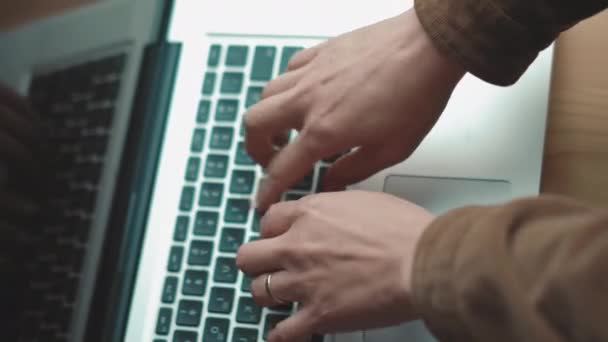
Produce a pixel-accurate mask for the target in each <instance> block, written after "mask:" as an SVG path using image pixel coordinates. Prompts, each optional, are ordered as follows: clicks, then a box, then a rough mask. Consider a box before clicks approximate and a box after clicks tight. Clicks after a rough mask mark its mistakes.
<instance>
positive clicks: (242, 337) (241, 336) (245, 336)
mask: <svg viewBox="0 0 608 342" xmlns="http://www.w3.org/2000/svg"><path fill="white" fill-rule="evenodd" d="M257 341H258V330H257V329H251V328H241V327H238V328H235V329H234V331H233V332H232V342H257Z"/></svg>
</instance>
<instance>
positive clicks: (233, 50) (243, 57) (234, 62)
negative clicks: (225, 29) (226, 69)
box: [226, 45, 249, 66]
mask: <svg viewBox="0 0 608 342" xmlns="http://www.w3.org/2000/svg"><path fill="white" fill-rule="evenodd" d="M248 53H249V47H247V46H244V45H232V46H229V47H228V53H227V54H226V65H227V66H245V64H247V55H248Z"/></svg>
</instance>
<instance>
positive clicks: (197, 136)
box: [190, 128, 207, 152]
mask: <svg viewBox="0 0 608 342" xmlns="http://www.w3.org/2000/svg"><path fill="white" fill-rule="evenodd" d="M206 133H207V132H206V131H205V129H204V128H197V129H195V130H194V134H193V135H192V143H191V145H190V150H191V151H192V152H202V151H203V147H204V146H205V135H206Z"/></svg>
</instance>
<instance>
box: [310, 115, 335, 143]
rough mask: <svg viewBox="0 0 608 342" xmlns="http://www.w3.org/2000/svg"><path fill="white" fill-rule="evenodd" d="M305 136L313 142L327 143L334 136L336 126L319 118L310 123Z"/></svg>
mask: <svg viewBox="0 0 608 342" xmlns="http://www.w3.org/2000/svg"><path fill="white" fill-rule="evenodd" d="M306 134H307V135H308V136H309V137H310V139H312V140H314V141H320V142H324V143H329V142H331V141H333V139H334V138H335V136H336V125H334V124H333V122H332V121H331V120H328V119H326V118H319V119H316V120H315V121H313V122H311V124H310V126H309V127H308V129H307V132H306Z"/></svg>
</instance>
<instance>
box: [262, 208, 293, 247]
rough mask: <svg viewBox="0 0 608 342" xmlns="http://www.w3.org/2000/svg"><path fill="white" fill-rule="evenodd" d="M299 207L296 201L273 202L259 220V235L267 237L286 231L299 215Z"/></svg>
mask: <svg viewBox="0 0 608 342" xmlns="http://www.w3.org/2000/svg"><path fill="white" fill-rule="evenodd" d="M299 207H300V204H299V203H298V202H296V201H288V202H278V203H275V204H273V205H272V206H271V207H270V208H269V209H268V211H266V214H264V216H262V219H261V220H260V235H261V236H262V237H263V238H266V239H267V238H273V237H276V236H279V235H282V234H284V233H285V232H287V231H288V230H289V228H290V227H291V226H292V225H293V223H294V222H295V221H296V220H297V218H298V217H299V216H300V210H299Z"/></svg>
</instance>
